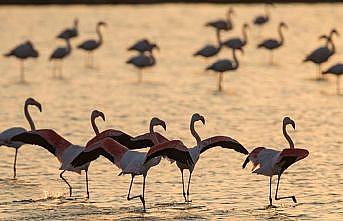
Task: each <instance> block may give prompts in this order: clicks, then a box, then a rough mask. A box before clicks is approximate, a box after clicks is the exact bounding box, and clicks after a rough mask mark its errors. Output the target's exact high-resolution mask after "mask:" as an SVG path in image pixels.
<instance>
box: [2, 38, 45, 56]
mask: <svg viewBox="0 0 343 221" xmlns="http://www.w3.org/2000/svg"><path fill="white" fill-rule="evenodd" d="M5 56H6V57H10V56H14V57H16V58H19V59H27V58H37V57H38V56H39V53H38V51H37V50H36V49H35V48H34V46H33V44H32V43H31V42H30V41H26V42H24V43H22V44H20V45H18V46H17V47H15V48H14V49H12V50H11V51H9V52H8V53H6V54H5Z"/></svg>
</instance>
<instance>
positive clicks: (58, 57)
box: [50, 38, 71, 78]
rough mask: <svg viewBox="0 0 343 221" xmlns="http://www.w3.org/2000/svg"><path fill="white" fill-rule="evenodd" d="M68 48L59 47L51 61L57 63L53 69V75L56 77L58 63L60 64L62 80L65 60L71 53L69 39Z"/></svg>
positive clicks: (51, 56)
mask: <svg viewBox="0 0 343 221" xmlns="http://www.w3.org/2000/svg"><path fill="white" fill-rule="evenodd" d="M65 41H66V44H67V46H66V47H58V48H56V49H55V50H54V51H53V52H52V54H51V55H50V61H54V62H55V66H54V67H53V75H54V76H55V77H56V68H57V64H56V63H57V61H59V62H60V67H59V69H60V70H59V72H60V78H62V65H63V59H65V58H66V57H68V55H70V53H71V45H70V40H69V38H66V39H65Z"/></svg>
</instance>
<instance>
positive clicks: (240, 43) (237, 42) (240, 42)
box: [223, 23, 249, 49]
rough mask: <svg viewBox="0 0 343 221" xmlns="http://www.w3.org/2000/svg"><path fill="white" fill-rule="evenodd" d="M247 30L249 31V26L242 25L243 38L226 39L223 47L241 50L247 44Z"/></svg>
mask: <svg viewBox="0 0 343 221" xmlns="http://www.w3.org/2000/svg"><path fill="white" fill-rule="evenodd" d="M247 29H249V25H248V24H247V23H244V24H243V27H242V34H243V38H231V39H228V40H226V41H224V42H223V45H224V46H226V47H228V48H231V49H242V48H243V47H244V46H245V45H246V44H247V43H248V36H247V31H246V30H247Z"/></svg>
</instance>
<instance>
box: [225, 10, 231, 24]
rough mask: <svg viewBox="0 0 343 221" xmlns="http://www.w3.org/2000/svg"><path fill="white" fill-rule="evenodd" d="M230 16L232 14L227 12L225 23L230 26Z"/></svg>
mask: <svg viewBox="0 0 343 221" xmlns="http://www.w3.org/2000/svg"><path fill="white" fill-rule="evenodd" d="M231 14H232V12H231V11H229V12H228V13H227V16H226V20H227V23H228V24H231V19H232V18H231Z"/></svg>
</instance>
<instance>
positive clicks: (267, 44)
mask: <svg viewBox="0 0 343 221" xmlns="http://www.w3.org/2000/svg"><path fill="white" fill-rule="evenodd" d="M282 28H287V25H286V24H285V23H284V22H280V24H279V27H278V33H279V36H280V40H277V39H267V40H264V41H263V42H261V43H260V44H258V46H257V48H264V49H267V50H269V51H270V64H272V63H273V50H275V49H278V48H279V47H281V46H282V45H283V44H284V37H283V34H282Z"/></svg>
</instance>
